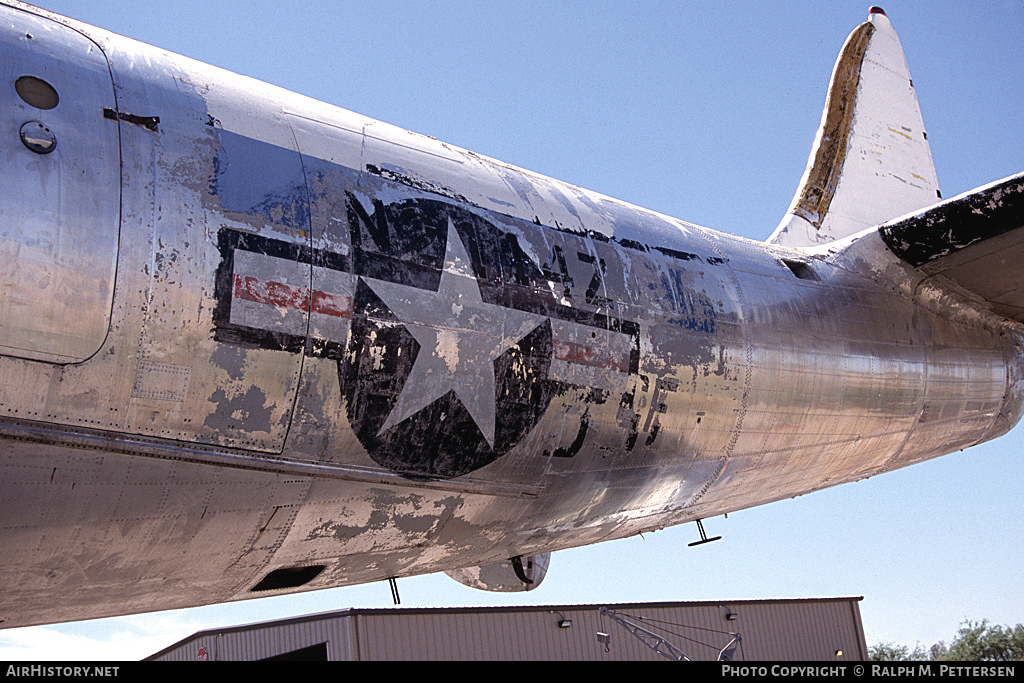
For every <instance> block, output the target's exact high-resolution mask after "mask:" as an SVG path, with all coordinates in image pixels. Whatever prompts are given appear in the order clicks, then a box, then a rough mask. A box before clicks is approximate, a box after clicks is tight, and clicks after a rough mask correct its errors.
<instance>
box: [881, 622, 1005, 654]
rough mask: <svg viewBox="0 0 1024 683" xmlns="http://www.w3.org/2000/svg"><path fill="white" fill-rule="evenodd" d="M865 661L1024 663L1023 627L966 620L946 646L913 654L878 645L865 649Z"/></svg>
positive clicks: (901, 648)
mask: <svg viewBox="0 0 1024 683" xmlns="http://www.w3.org/2000/svg"><path fill="white" fill-rule="evenodd" d="M868 659H870V660H871V661H874V662H913V661H926V660H931V661H956V662H1012V661H1024V625H1021V624H1017V625H1016V626H1014V627H1013V628H1011V627H1009V626H1005V627H1004V626H991V625H989V623H988V619H982V620H981V621H980V622H973V621H969V620H968V621H965V622H964V623H962V624H961V625H960V630H959V631H957V634H956V638H954V639H953V642H952V643H950V644H949V645H948V646H947V645H946V643H945V642H944V641H941V640H940V641H939V642H937V643H935V644H934V645H932V646H931V647H930V648H928V649H925V648H924V647H922V646H921V645H920V644H918V645H916V646H915V647H914V649H913V650H910V648H907V647H904V646H902V645H895V644H893V643H879V644H877V645H872V646H871V647H869V648H868Z"/></svg>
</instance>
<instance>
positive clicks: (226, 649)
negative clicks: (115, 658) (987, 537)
mask: <svg viewBox="0 0 1024 683" xmlns="http://www.w3.org/2000/svg"><path fill="white" fill-rule="evenodd" d="M859 600H860V598H828V599H810V600H758V601H735V602H722V603H706V602H687V603H657V604H634V605H612V606H610V607H612V608H613V609H615V610H616V612H618V613H619V614H621V615H623V616H627V617H629V618H632V620H633V621H634V623H638V624H641V625H643V627H644V628H646V629H647V630H649V631H652V632H654V633H657V634H658V635H661V636H662V637H664V638H665V639H666V640H668V641H669V642H671V643H672V644H673V645H675V646H676V647H678V648H679V649H681V650H682V651H683V652H685V653H686V655H687V656H688V657H690V658H691V659H695V660H697V659H703V660H714V659H716V658H717V657H718V653H719V651H720V650H721V649H722V648H724V647H725V646H726V645H728V644H729V642H730V640H731V639H732V636H731V635H729V634H730V633H739V634H741V636H742V642H741V644H740V646H739V647H738V648H737V650H736V656H735V659H736V660H757V661H768V660H771V661H785V660H790V661H794V660H795V661H831V662H836V661H853V660H860V659H864V658H866V655H867V644H866V642H865V639H864V630H863V626H862V624H861V620H860V608H859V605H858V602H859ZM599 607H600V606H599V605H574V606H538V607H504V608H501V607H495V608H445V609H379V610H366V609H358V610H345V611H341V612H334V613H329V614H322V615H314V616H311V617H304V618H299V619H290V620H286V621H282V622H269V623H266V624H255V625H252V626H247V627H237V628H232V629H224V630H221V631H218V632H209V631H207V632H201V633H198V634H196V635H194V636H192V637H190V638H187V639H185V640H184V641H182V642H180V643H178V644H177V645H174V646H171V647H169V648H167V649H166V650H164V651H162V652H160V653H158V654H157V655H154V656H153V657H152V658H153V659H160V660H195V659H196V653H197V652H198V651H199V649H200V648H205V649H206V651H207V653H208V655H209V658H210V659H219V660H253V659H264V658H266V657H272V656H275V655H280V654H283V653H287V652H291V651H294V650H298V649H300V648H304V647H309V646H310V645H316V644H318V643H324V642H326V643H328V646H327V651H328V657H329V658H330V659H332V660H355V659H363V660H488V659H490V660H522V659H528V660H597V661H601V660H608V661H611V660H645V659H650V660H658V659H661V657H660V656H659V655H658V654H656V653H655V652H653V651H651V650H650V649H649V648H647V647H646V646H645V645H644V644H643V643H641V642H640V641H639V640H638V639H637V638H635V637H634V636H633V635H632V634H630V633H629V632H628V631H626V630H625V629H624V628H622V626H620V625H619V624H617V623H615V622H614V621H613V620H611V619H609V618H607V617H602V616H601V615H600V614H599V612H598V609H599ZM730 613H731V614H734V615H735V619H734V620H728V619H727V618H726V615H727V614H730ZM560 619H570V620H572V627H571V628H559V626H558V622H559V620H560ZM598 631H601V632H604V633H607V634H609V635H610V636H611V643H610V645H609V646H608V648H607V651H606V648H605V645H603V644H602V643H599V642H598V639H597V635H596V634H597V632H598ZM837 651H842V653H843V654H842V656H841V657H837V656H836V652H837Z"/></svg>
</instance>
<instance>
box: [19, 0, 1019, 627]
mask: <svg viewBox="0 0 1024 683" xmlns="http://www.w3.org/2000/svg"><path fill="white" fill-rule="evenodd" d="M0 13H2V14H3V16H4V19H5V21H4V23H3V29H2V30H3V36H2V41H3V47H2V49H3V53H4V55H5V58H8V59H9V60H10V62H11V63H12V64H13V67H12V68H13V71H12V80H13V79H14V78H17V77H19V76H22V75H28V76H32V77H35V78H38V79H41V80H43V81H45V82H46V83H49V84H50V85H51V86H52V87H53V88H54V89H55V91H56V92H57V93H58V94H59V96H60V102H59V104H57V105H56V106H54V107H52V108H48V109H44V108H41V107H38V106H32V103H31V102H29V101H27V100H25V98H24V97H23V96H21V95H20V94H19V93H18V92H16V91H15V89H14V88H13V87H12V88H9V89H8V90H9V92H8V94H7V95H6V97H7V98H8V101H7V107H6V110H8V111H14V112H15V115H14V116H13V117H8V124H7V137H6V142H4V143H3V144H4V145H5V146H4V151H3V157H2V158H3V159H4V160H5V161H4V163H5V164H6V170H5V178H6V179H7V183H8V185H9V187H10V188H11V189H10V190H9V193H8V199H6V200H5V202H4V203H3V204H2V206H0V252H2V254H3V259H2V263H3V266H2V268H3V274H2V276H0V284H3V286H4V287H5V290H4V291H5V296H4V300H3V303H2V304H0V316H2V320H3V325H0V352H2V354H3V355H0V376H2V377H3V378H4V381H3V382H0V435H2V437H3V438H2V440H0V463H2V467H3V477H2V480H3V482H4V483H3V496H2V498H0V500H2V503H0V505H2V507H3V514H2V517H0V519H2V520H3V521H2V523H0V534H2V537H3V544H4V548H5V556H6V559H5V561H4V563H3V565H2V569H0V575H2V579H0V585H2V586H3V591H2V594H3V598H2V603H3V607H2V608H0V619H3V626H5V627H9V626H17V625H25V624H30V623H39V622H46V621H56V620H67V619H77V618H85V617H95V616H104V615H109V614H119V613H126V612H137V611H146V610H152V609H163V608H171V607H181V606H188V605H195V604H203V603H210V602H219V601H224V600H231V599H239V598H244V597H253V596H256V595H267V594H273V593H274V592H275V589H273V588H272V589H270V590H267V591H264V590H262V589H260V590H259V591H258V592H253V588H254V587H256V586H257V585H258V584H259V582H260V581H261V580H262V579H264V577H266V576H267V575H268V574H269V573H271V572H272V571H273V570H277V569H293V568H303V567H319V568H321V569H320V570H319V572H318V573H317V574H316V576H315V578H313V579H312V580H311V581H309V582H308V583H304V584H302V586H301V589H302V590H308V589H315V588H321V587H326V586H336V585H345V584H352V583H360V582H366V581H374V580H380V579H384V578H387V577H394V576H403V575H411V574H420V573H426V572H433V571H438V570H443V569H451V568H456V567H462V566H471V565H480V564H486V563H490V562H497V561H501V560H505V559H507V558H510V557H513V556H519V555H531V554H536V553H543V552H549V551H552V550H557V549H560V548H566V547H572V546H578V545H583V544H587V543H593V542H597V541H601V540H607V539H613V538H621V537H625V536H629V535H632V534H636V533H638V532H642V531H647V530H651V529H658V528H662V527H665V526H668V525H672V524H679V523H682V522H687V521H692V520H695V519H702V518H707V517H711V516H714V515H718V514H722V513H725V512H730V511H733V510H738V509H742V508H747V507H751V506H754V505H758V504H762V503H766V502H770V501H774V500H778V499H781V498H787V497H792V496H795V495H800V494H803V493H807V492H810V491H814V490H817V489H821V488H824V487H827V486H832V485H835V484H839V483H843V482H849V481H854V480H857V479H861V478H864V477H867V476H871V475H874V474H878V473H880V472H884V471H888V470H892V469H895V468H898V467H903V466H905V465H908V464H912V463H915V462H919V461H921V460H924V459H927V458H932V457H936V456H939V455H942V454H945V453H949V452H952V451H955V450H959V449H962V448H965V447H967V446H970V445H973V444H976V443H979V442H981V441H985V440H988V439H991V438H994V437H995V436H998V435H1000V434H1002V433H1005V432H1006V431H1008V430H1009V429H1010V428H1011V427H1012V426H1013V424H1015V423H1016V422H1017V420H1018V419H1019V417H1020V414H1021V395H1020V391H1019V389H1018V383H1019V381H1020V378H1021V377H1022V368H1021V365H1020V363H1021V361H1020V358H1021V354H1020V344H1021V337H1020V334H1019V332H1018V331H1017V329H1016V328H1015V327H1012V326H1009V325H1007V324H1005V323H1002V322H1000V321H999V320H997V319H995V318H994V317H992V316H989V315H987V314H985V313H983V312H982V311H980V310H979V309H975V308H973V307H971V306H970V305H968V304H964V303H961V302H951V301H947V300H946V299H945V298H944V297H943V296H942V292H941V291H936V290H933V289H930V288H929V287H928V286H927V285H922V286H921V287H918V288H910V287H908V286H899V285H894V284H892V282H893V281H892V280H890V279H889V278H887V277H886V275H887V273H888V272H889V271H892V270H899V269H906V267H905V266H903V265H902V264H901V263H900V262H899V261H898V259H896V258H895V257H894V256H892V255H891V254H889V253H888V252H887V251H886V250H885V248H884V246H883V245H881V243H880V242H879V243H878V248H877V253H876V254H875V256H876V258H875V259H874V260H873V261H872V262H871V263H870V264H868V262H867V261H865V260H863V259H861V258H859V253H860V252H858V253H849V254H848V253H846V252H843V251H841V250H834V253H829V252H827V251H818V252H807V251H800V250H795V249H788V248H782V247H778V246H772V245H768V244H763V243H757V242H752V241H750V240H746V239H742V238H737V237H732V236H730V235H726V234H722V233H718V232H714V231H711V230H708V229H705V228H700V227H697V226H693V225H690V224H687V223H684V222H682V221H679V220H676V219H672V218H668V217H665V216H661V215H658V214H655V213H652V212H649V211H645V210H643V209H639V208H636V207H633V206H629V205H626V204H623V203H621V202H617V201H615V200H611V199H608V198H606V197H602V196H600V195H597V194H594V193H591V192H588V191H585V190H582V189H579V188H576V187H573V186H570V185H567V184H564V183H560V182H557V181H554V180H551V179H548V178H544V177H541V176H539V175H536V174H532V173H529V172H526V171H522V170H520V169H517V168H513V167H511V166H508V165H505V164H502V163H500V162H496V161H493V160H490V159H486V158H483V157H480V156H478V155H475V154H473V153H471V152H467V151H464V150H461V149H457V148H454V147H451V146H449V145H446V144H443V143H440V142H438V141H436V140H433V139H430V138H427V137H423V136H419V135H415V134H413V133H409V132H407V131H404V130H401V129H398V128H394V127H392V126H389V125H387V124H383V123H380V122H377V121H373V120H370V119H367V118H364V117H361V116H358V115H356V114H352V113H349V112H346V111H343V110H340V109H337V108H334V107H331V106H328V105H325V104H322V103H318V102H314V101H313V100H310V99H307V98H304V97H301V96H298V95H295V94H292V93H288V92H286V91H283V90H280V89H278V88H274V87H272V86H268V85H265V84H262V83H258V82H256V81H253V80H250V79H247V78H244V77H241V76H237V75H234V74H230V73H227V72H224V71H221V70H218V69H215V68H212V67H208V66H204V65H201V64H198V63H196V62H193V61H191V60H188V59H185V58H182V57H178V56H175V55H169V54H166V53H164V52H162V51H160V50H157V49H155V48H150V47H147V46H144V45H141V44H139V43H136V42H134V41H131V40H128V39H126V38H122V37H120V36H116V35H113V34H109V33H106V32H104V31H101V30H98V29H92V28H90V27H86V26H83V25H80V24H78V23H76V22H71V21H69V20H65V19H62V18H58V17H56V16H55V15H49V14H48V13H45V12H43V11H35V10H33V11H31V12H30V11H27V10H24V9H16V8H11V7H3V8H0ZM26 36H31V37H28V38H26ZM30 99H31V97H30ZM27 123H34V124H38V125H39V128H38V129H36V128H33V129H31V131H32V134H33V135H35V136H36V137H33V138H31V139H32V140H37V139H38V136H40V135H42V134H43V133H41V132H40V131H42V130H43V129H45V130H46V131H47V132H48V134H52V136H53V138H54V139H55V143H54V144H55V147H54V148H53V149H48V150H45V151H41V150H39V149H32V148H31V147H30V146H29V142H25V141H24V137H25V135H27V133H25V132H24V128H23V127H24V125H25V124H27ZM40 144H42V145H44V146H45V145H47V144H48V142H47V139H44V140H43V142H42V143H40ZM919 284H920V283H919ZM288 588H289V587H287V586H286V587H285V588H282V589H276V592H282V591H284V590H288ZM58 596H59V597H58Z"/></svg>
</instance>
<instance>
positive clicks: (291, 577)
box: [249, 564, 325, 593]
mask: <svg viewBox="0 0 1024 683" xmlns="http://www.w3.org/2000/svg"><path fill="white" fill-rule="evenodd" d="M324 569H325V567H324V565H322V564H314V565H311V566H309V567H284V568H282V569H275V570H274V571H272V572H270V573H269V574H267V575H266V576H264V577H263V580H262V581H260V582H259V583H257V584H256V585H255V586H253V587H252V588H250V589H249V592H250V593H256V592H258V591H276V590H281V589H282V588H298V587H299V586H305V585H306V584H307V583H309V582H310V581H312V580H313V579H315V578H316V577H317V576H319V575H320V572H322V571H323V570H324Z"/></svg>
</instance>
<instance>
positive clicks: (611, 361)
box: [553, 339, 629, 372]
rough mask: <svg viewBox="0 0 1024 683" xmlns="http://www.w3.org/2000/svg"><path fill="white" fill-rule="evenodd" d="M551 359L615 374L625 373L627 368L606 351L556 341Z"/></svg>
mask: <svg viewBox="0 0 1024 683" xmlns="http://www.w3.org/2000/svg"><path fill="white" fill-rule="evenodd" d="M553 357H554V358H555V360H564V361H566V362H568V363H576V364H578V365H589V366H591V367H595V368H603V369H606V370H615V371H616V372H626V371H627V370H628V368H629V366H628V364H627V362H624V361H623V360H622V359H621V358H616V357H615V356H614V355H613V354H612V352H611V351H609V350H608V349H598V348H594V347H593V346H583V345H582V344H575V343H573V342H567V341H561V340H558V339H556V340H555V342H554V349H553Z"/></svg>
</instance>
